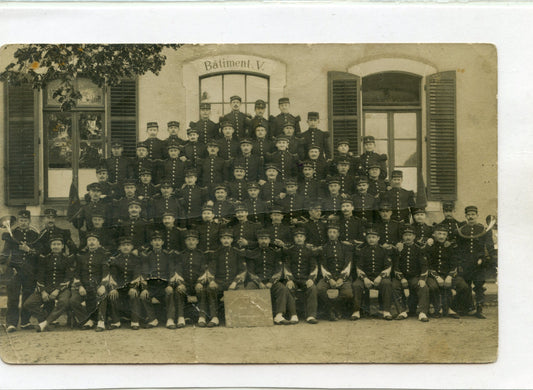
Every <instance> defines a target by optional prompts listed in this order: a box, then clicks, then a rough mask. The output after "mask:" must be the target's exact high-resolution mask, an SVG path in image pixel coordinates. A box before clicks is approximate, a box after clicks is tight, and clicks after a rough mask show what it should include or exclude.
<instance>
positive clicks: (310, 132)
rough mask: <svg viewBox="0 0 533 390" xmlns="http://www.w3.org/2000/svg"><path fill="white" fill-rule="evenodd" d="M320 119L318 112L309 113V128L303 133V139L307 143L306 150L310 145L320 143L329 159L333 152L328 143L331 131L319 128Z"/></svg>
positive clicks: (321, 148)
mask: <svg viewBox="0 0 533 390" xmlns="http://www.w3.org/2000/svg"><path fill="white" fill-rule="evenodd" d="M319 123H320V119H319V116H318V112H308V113H307V124H308V125H309V128H308V129H307V131H305V132H303V133H302V139H303V141H304V145H305V152H306V153H307V151H308V150H309V146H311V145H318V146H320V150H321V151H322V152H323V153H324V157H325V158H326V159H327V160H329V159H330V158H331V152H330V149H329V145H328V138H329V133H328V132H325V131H322V130H320V129H319V128H318V124H319Z"/></svg>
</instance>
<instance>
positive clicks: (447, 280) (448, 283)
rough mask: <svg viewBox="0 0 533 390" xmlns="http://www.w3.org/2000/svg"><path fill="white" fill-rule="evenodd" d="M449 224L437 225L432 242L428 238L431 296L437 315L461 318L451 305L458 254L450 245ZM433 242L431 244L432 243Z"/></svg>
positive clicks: (427, 250)
mask: <svg viewBox="0 0 533 390" xmlns="http://www.w3.org/2000/svg"><path fill="white" fill-rule="evenodd" d="M447 239H448V226H446V225H441V224H439V225H437V226H435V229H434V231H433V238H432V239H431V241H432V242H430V241H429V240H428V245H427V246H426V248H425V253H426V257H427V259H428V266H429V277H428V279H427V285H428V287H429V298H430V300H431V303H432V304H433V308H434V309H435V314H434V316H435V317H437V318H438V317H441V316H445V317H446V316H447V317H450V318H459V315H458V314H457V313H456V312H455V311H454V310H453V309H452V308H451V307H450V306H451V304H452V289H453V288H454V287H455V278H456V277H457V261H458V259H457V254H456V252H455V249H454V248H453V247H452V246H451V245H449V241H447ZM430 244H431V245H430Z"/></svg>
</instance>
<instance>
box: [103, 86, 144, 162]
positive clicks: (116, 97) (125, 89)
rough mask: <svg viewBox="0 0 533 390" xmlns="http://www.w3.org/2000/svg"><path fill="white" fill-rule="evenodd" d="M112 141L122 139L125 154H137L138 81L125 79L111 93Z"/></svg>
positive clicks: (132, 155)
mask: <svg viewBox="0 0 533 390" xmlns="http://www.w3.org/2000/svg"><path fill="white" fill-rule="evenodd" d="M110 95H111V96H110V129H111V142H113V141H121V142H122V143H123V145H124V155H125V156H128V157H134V156H135V144H136V142H137V82H136V81H135V80H124V81H122V82H121V83H120V84H119V85H117V86H116V87H111V93H110Z"/></svg>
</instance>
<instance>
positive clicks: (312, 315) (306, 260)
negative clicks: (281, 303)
mask: <svg viewBox="0 0 533 390" xmlns="http://www.w3.org/2000/svg"><path fill="white" fill-rule="evenodd" d="M305 239H306V233H305V229H303V228H296V229H294V245H291V246H289V247H288V248H286V249H284V250H283V258H284V260H283V261H284V271H283V281H284V282H285V285H286V286H287V288H288V289H289V293H290V294H289V296H288V301H287V305H288V311H289V316H290V317H291V318H293V316H296V318H297V314H296V297H295V295H296V291H297V290H304V291H305V318H306V319H305V320H306V321H307V323H309V324H316V323H318V321H317V307H318V301H317V299H318V295H317V294H318V293H317V287H316V284H315V283H316V279H317V276H318V264H317V261H316V255H315V253H314V252H313V250H312V249H310V248H308V247H307V246H306V245H305Z"/></svg>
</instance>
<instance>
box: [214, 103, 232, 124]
mask: <svg viewBox="0 0 533 390" xmlns="http://www.w3.org/2000/svg"><path fill="white" fill-rule="evenodd" d="M226 112H229V111H226ZM223 115H224V111H223V104H211V120H212V121H213V122H215V123H218V120H219V118H220V117H221V116H223Z"/></svg>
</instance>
